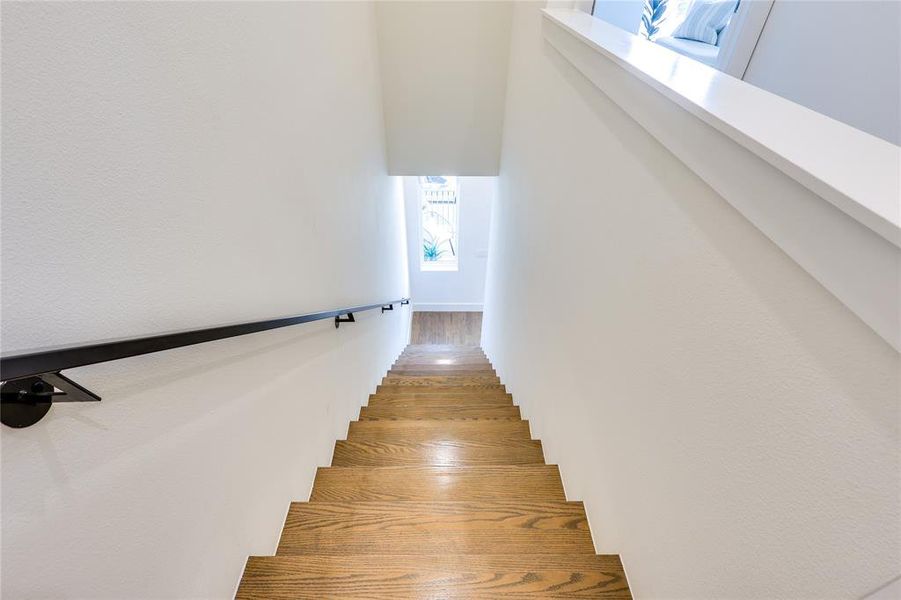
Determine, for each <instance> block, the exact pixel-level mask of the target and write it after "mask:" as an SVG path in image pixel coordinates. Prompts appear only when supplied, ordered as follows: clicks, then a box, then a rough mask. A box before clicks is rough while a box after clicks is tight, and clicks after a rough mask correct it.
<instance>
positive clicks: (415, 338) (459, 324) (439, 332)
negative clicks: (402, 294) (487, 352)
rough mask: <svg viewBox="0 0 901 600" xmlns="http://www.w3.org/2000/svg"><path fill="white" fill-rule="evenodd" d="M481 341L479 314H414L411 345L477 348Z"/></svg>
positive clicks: (430, 312)
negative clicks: (452, 345) (449, 345)
mask: <svg viewBox="0 0 901 600" xmlns="http://www.w3.org/2000/svg"><path fill="white" fill-rule="evenodd" d="M481 340H482V313H481V312H432V311H424V312H414V313H413V325H412V329H411V332H410V343H411V344H458V345H462V346H478V345H479V344H480V343H481Z"/></svg>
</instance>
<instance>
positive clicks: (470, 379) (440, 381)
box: [382, 373, 501, 386]
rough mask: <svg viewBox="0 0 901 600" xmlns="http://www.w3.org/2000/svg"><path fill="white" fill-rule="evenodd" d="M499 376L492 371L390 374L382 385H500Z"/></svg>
mask: <svg viewBox="0 0 901 600" xmlns="http://www.w3.org/2000/svg"><path fill="white" fill-rule="evenodd" d="M500 382H501V380H500V378H499V377H498V376H497V375H495V374H493V373H477V374H475V375H472V374H470V373H453V374H449V373H444V374H441V375H406V374H405V375H391V374H388V375H386V376H385V377H384V378H383V379H382V384H383V385H453V386H472V385H476V386H481V385H491V384H497V385H500Z"/></svg>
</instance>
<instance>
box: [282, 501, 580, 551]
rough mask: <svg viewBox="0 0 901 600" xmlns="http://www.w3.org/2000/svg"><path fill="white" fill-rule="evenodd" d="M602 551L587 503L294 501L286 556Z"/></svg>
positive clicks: (284, 548)
mask: <svg viewBox="0 0 901 600" xmlns="http://www.w3.org/2000/svg"><path fill="white" fill-rule="evenodd" d="M567 553H572V554H594V545H593V543H592V541H591V533H590V531H589V530H588V521H587V519H586V517H585V510H584V508H583V507H582V504H581V503H580V502H532V503H527V502H508V503H505V502H335V503H330V502H304V503H293V504H292V505H291V508H290V510H289V511H288V518H287V519H286V521H285V528H284V530H283V531H282V537H281V540H280V541H279V546H278V554H338V555H344V554H567Z"/></svg>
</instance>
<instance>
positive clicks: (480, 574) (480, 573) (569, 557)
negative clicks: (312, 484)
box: [237, 554, 631, 600]
mask: <svg viewBox="0 0 901 600" xmlns="http://www.w3.org/2000/svg"><path fill="white" fill-rule="evenodd" d="M237 598H238V599H239V600H261V599H263V598H265V599H267V600H288V599H293V600H312V599H316V600H323V599H337V598H354V599H356V598H368V599H370V600H395V599H414V598H415V599H422V600H425V599H447V600H453V599H461V598H465V599H467V600H470V599H474V598H478V599H480V600H499V599H504V598H519V599H529V600H531V599H537V598H607V599H614V598H615V599H627V598H631V595H630V594H629V587H628V584H627V583H626V578H625V574H624V572H623V568H622V564H621V563H620V561H619V557H616V556H603V555H601V556H591V555H586V554H583V555H579V554H564V555H553V554H540V555H536V554H519V555H517V554H511V555H501V556H495V555H467V554H455V555H446V556H436V555H414V556H410V555H374V556H372V555H355V556H269V557H251V558H250V560H249V561H248V562H247V567H246V569H245V572H244V579H243V580H242V581H241V585H240V587H239V588H238V594H237Z"/></svg>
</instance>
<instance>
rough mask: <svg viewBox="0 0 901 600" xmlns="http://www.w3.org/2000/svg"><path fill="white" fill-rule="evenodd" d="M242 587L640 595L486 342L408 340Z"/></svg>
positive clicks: (447, 594)
mask: <svg viewBox="0 0 901 600" xmlns="http://www.w3.org/2000/svg"><path fill="white" fill-rule="evenodd" d="M237 598H239V599H246V600H249V599H263V598H266V599H272V600H279V599H287V598H292V599H305V598H310V599H313V598H315V599H325V598H372V599H379V598H381V599H386V600H387V599H397V598H430V599H433V598H522V599H525V598H631V595H630V593H629V587H628V584H627V583H626V577H625V574H624V573H623V568H622V564H621V563H620V560H619V557H618V556H615V555H606V556H605V555H600V556H599V555H596V554H595V551H594V545H593V543H592V541H591V532H590V531H589V529H588V521H587V519H586V517H585V510H584V508H583V506H582V503H581V502H567V501H566V497H565V495H564V493H563V485H562V483H561V481H560V473H559V471H558V469H557V467H556V466H554V465H547V464H545V462H544V456H543V454H542V450H541V442H540V441H538V440H532V439H531V435H530V433H529V424H528V421H523V420H522V419H521V418H520V414H519V408H518V407H516V406H514V404H513V399H512V397H511V396H510V394H508V393H506V390H505V389H504V386H503V385H501V383H500V380H499V379H498V377H497V375H496V374H495V372H494V370H493V369H492V367H491V364H490V363H489V362H488V359H487V358H486V357H485V355H484V353H483V352H482V351H481V349H480V348H477V347H467V346H435V345H428V346H409V347H407V349H406V350H405V351H404V353H403V354H402V355H401V357H400V358H399V359H398V361H397V362H396V363H395V364H394V366H393V367H392V369H391V370H390V371H389V372H388V376H387V377H385V379H384V380H383V383H382V385H380V386H378V390H377V392H376V394H375V395H373V396H371V397H370V399H369V406H366V407H364V408H362V409H361V410H360V420H359V421H354V422H352V423H351V424H350V429H349V431H348V434H347V440H340V441H338V442H337V443H336V445H335V453H334V458H333V460H332V466H331V467H325V468H320V469H319V470H318V472H317V474H316V481H315V483H314V485H313V491H312V494H311V497H310V501H309V502H295V503H292V504H291V507H290V510H289V512H288V518H287V520H286V521H285V527H284V530H283V531H282V536H281V540H280V541H279V545H278V551H277V553H276V555H275V556H253V557H250V559H249V560H248V562H247V566H246V568H245V570H244V577H243V579H242V580H241V584H240V587H239V588H238V593H237Z"/></svg>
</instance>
